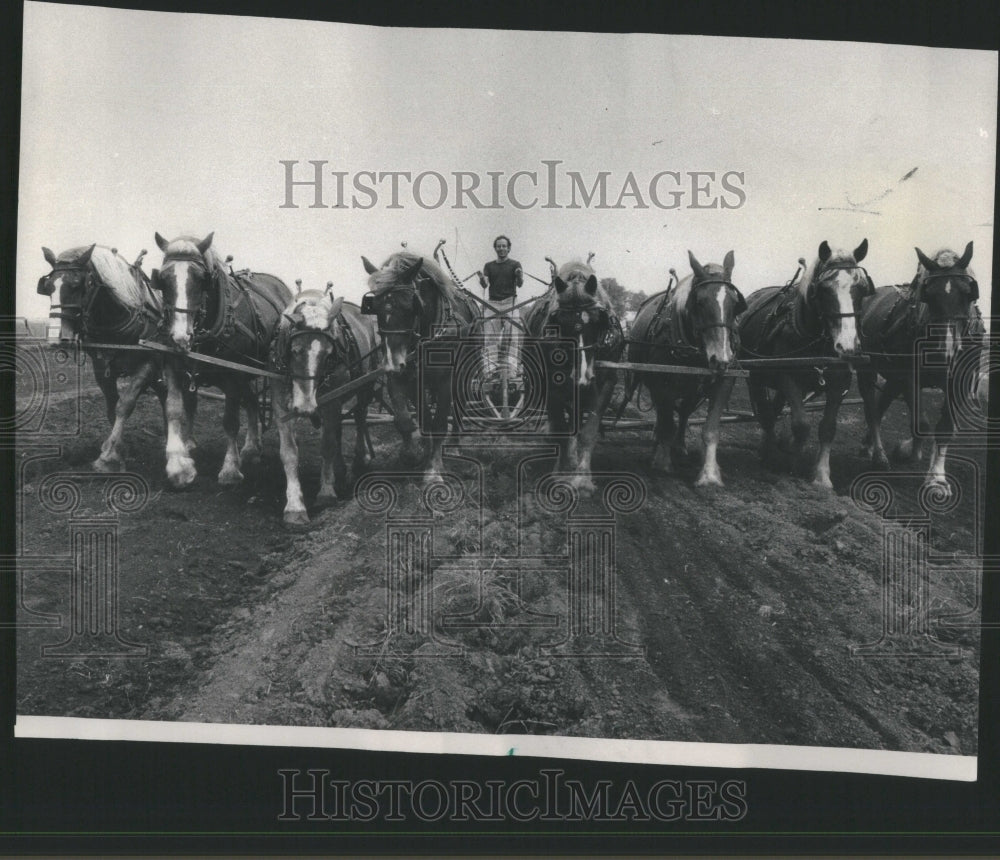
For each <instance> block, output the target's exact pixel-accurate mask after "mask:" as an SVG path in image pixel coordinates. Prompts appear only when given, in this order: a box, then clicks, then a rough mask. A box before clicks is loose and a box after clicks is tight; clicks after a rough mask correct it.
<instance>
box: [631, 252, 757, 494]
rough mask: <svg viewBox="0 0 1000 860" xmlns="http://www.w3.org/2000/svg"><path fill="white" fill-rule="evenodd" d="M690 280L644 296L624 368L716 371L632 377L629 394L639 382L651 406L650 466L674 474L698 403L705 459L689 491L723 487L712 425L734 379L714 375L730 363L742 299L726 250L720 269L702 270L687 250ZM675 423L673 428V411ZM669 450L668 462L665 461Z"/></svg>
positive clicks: (716, 429) (716, 435)
mask: <svg viewBox="0 0 1000 860" xmlns="http://www.w3.org/2000/svg"><path fill="white" fill-rule="evenodd" d="M688 259H689V261H690V263H691V270H692V274H690V275H688V276H687V277H685V278H684V279H683V280H681V281H680V282H679V283H678V284H677V285H676V286H675V287H674V288H673V289H671V290H668V291H666V292H665V293H663V294H662V295H655V296H651V297H650V298H648V299H647V300H646V301H645V302H644V303H643V304H642V306H641V307H640V308H639V310H638V312H637V313H636V316H635V320H634V322H633V323H632V327H631V329H630V330H629V335H628V357H629V361H630V362H637V363H640V364H664V365H682V366H686V367H699V368H707V369H709V370H714V371H716V374H715V375H713V376H696V375H691V374H679V373H643V372H641V371H639V372H637V373H636V375H635V376H634V377H633V379H632V381H631V382H630V384H629V385H628V388H629V389H630V390H634V388H635V387H636V386H637V385H638V384H644V385H645V386H646V388H647V389H648V390H649V394H650V397H651V398H652V400H653V404H654V405H655V407H656V430H655V433H654V436H655V440H656V447H655V449H654V452H653V468H656V469H667V468H668V463H669V464H670V465H672V466H673V467H674V468H678V467H679V466H680V465H681V463H682V461H683V460H684V459H686V457H687V447H686V442H685V437H686V433H687V424H688V419H689V418H690V416H691V413H692V412H693V411H694V410H695V409H697V408H698V405H699V404H700V403H701V402H702V401H703V400H705V399H707V400H708V404H709V406H708V416H707V418H706V420H705V424H704V428H703V430H702V440H703V442H704V445H705V457H704V462H703V464H702V468H701V473H700V474H699V476H698V479H697V481H696V482H695V485H696V486H699V487H701V486H705V485H709V484H714V485H717V486H722V475H721V473H720V472H719V465H718V461H717V459H716V448H717V447H718V443H719V419H720V418H721V417H722V412H723V410H725V408H726V404H727V403H728V402H729V395H730V393H731V392H732V390H733V383H734V382H735V379H734V378H733V377H727V376H723V375H721V374H722V373H724V372H725V371H726V370H727V369H728V368H729V365H730V364H731V363H732V362H733V360H734V359H735V358H736V355H737V353H738V351H739V334H738V332H737V329H736V318H737V316H738V315H739V314H741V313H742V312H743V311H744V310H746V306H747V304H746V301H745V300H744V298H743V295H742V294H741V293H740V291H739V289H737V287H736V286H735V285H734V284H733V283H732V274H733V265H734V262H735V261H734V257H733V252H732V251H730V252H729V253H728V254H726V258H725V260H724V261H723V264H722V265H721V266H720V265H718V264H717V263H708V264H706V265H704V266H703V265H702V264H701V263H699V262H698V260H697V259H696V258H695V256H694V254H692V253H691V252H690V251H688ZM675 411H676V413H677V423H676V425H675V424H674V412H675ZM668 446H669V460H668Z"/></svg>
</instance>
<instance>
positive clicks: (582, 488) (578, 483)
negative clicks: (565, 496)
mask: <svg viewBox="0 0 1000 860" xmlns="http://www.w3.org/2000/svg"><path fill="white" fill-rule="evenodd" d="M569 484H570V486H571V487H574V488H575V489H576V491H577V492H578V493H579V494H580V495H581V496H589V495H590V494H591V493H593V492H594V489H595V488H594V482H593V480H592V479H591V478H590V476H589V475H578V476H577V477H575V478H573V480H571V481H570V482H569Z"/></svg>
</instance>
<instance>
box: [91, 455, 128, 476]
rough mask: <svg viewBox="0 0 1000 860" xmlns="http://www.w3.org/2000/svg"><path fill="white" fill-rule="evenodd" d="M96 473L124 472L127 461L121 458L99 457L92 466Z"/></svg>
mask: <svg viewBox="0 0 1000 860" xmlns="http://www.w3.org/2000/svg"><path fill="white" fill-rule="evenodd" d="M91 465H92V466H93V468H94V471H95V472H124V471H125V461H124V460H122V458H121V457H118V456H114V457H98V458H97V459H96V460H94V462H93V463H92V464H91Z"/></svg>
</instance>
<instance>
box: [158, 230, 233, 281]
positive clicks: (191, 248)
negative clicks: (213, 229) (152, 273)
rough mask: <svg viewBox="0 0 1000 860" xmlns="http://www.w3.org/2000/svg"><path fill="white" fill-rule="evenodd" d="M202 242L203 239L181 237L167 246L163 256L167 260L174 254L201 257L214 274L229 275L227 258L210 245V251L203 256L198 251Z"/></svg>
mask: <svg viewBox="0 0 1000 860" xmlns="http://www.w3.org/2000/svg"><path fill="white" fill-rule="evenodd" d="M201 241H202V240H201V239H197V238H195V237H194V236H179V237H178V238H176V239H174V240H173V241H172V242H170V244H168V245H167V249H166V250H165V251H164V252H163V256H164V258H167V257H169V256H171V255H172V254H183V255H185V256H193V257H201V258H203V259H204V260H205V263H206V265H207V266H208V268H209V269H210V270H212V272H213V273H216V274H217V273H220V272H221V273H222V274H223V275H228V274H229V272H228V270H227V269H226V263H225V258H224V257H223V256H222V255H221V254H220V253H219V252H218V251H216V250H215V245H209V246H208V250H207V251H205V253H204V254H202V253H201V252H200V251H199V250H198V243H199V242H201Z"/></svg>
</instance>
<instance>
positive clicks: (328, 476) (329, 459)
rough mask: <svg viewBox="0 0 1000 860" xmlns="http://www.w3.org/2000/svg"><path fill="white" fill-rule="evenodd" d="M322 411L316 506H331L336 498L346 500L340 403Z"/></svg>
mask: <svg viewBox="0 0 1000 860" xmlns="http://www.w3.org/2000/svg"><path fill="white" fill-rule="evenodd" d="M322 410H323V433H322V435H321V437H320V449H321V452H322V456H323V466H322V470H321V472H320V482H319V492H318V493H317V494H316V504H317V505H332V504H334V503H335V502H336V501H337V498H338V497H340V498H341V499H345V498H347V494H348V490H349V487H348V484H347V464H346V463H345V462H344V454H343V451H342V450H341V445H342V444H343V423H342V416H341V414H340V403H339V401H338V402H334V403H328V404H327V405H326V406H324V407H322Z"/></svg>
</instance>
